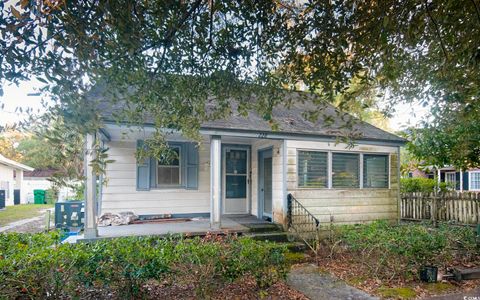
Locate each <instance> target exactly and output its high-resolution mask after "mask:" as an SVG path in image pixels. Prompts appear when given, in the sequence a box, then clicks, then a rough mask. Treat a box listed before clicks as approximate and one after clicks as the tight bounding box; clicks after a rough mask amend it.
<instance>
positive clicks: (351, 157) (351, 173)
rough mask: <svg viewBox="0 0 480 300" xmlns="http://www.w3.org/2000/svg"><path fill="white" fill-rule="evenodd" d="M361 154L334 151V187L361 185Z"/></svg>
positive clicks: (355, 186)
mask: <svg viewBox="0 0 480 300" xmlns="http://www.w3.org/2000/svg"><path fill="white" fill-rule="evenodd" d="M359 162H360V155H359V154H351V153H332V187H333V188H359V187H360V180H359V177H360V163H359Z"/></svg>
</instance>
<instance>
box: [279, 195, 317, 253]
mask: <svg viewBox="0 0 480 300" xmlns="http://www.w3.org/2000/svg"><path fill="white" fill-rule="evenodd" d="M287 205H288V212H287V218H288V231H289V232H290V233H294V234H295V235H296V236H297V237H298V238H300V239H302V240H303V241H304V242H305V244H306V245H308V246H309V247H310V248H311V249H312V250H313V251H315V252H316V250H317V246H318V244H319V240H320V239H319V229H320V221H319V220H318V219H317V218H316V217H315V216H314V215H313V214H312V213H311V212H310V211H308V209H307V208H306V207H305V206H303V205H302V204H301V203H300V202H298V200H297V199H295V197H294V196H293V195H292V194H288V195H287ZM312 233H314V234H313V235H312Z"/></svg>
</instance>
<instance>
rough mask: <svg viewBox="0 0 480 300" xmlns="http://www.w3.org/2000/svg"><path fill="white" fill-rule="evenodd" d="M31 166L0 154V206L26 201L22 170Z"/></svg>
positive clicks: (28, 169)
mask: <svg viewBox="0 0 480 300" xmlns="http://www.w3.org/2000/svg"><path fill="white" fill-rule="evenodd" d="M24 171H33V168H31V167H29V166H26V165H24V164H21V163H19V162H16V161H13V160H11V159H8V158H6V157H5V156H3V155H1V154H0V206H2V204H3V203H5V205H6V206H9V205H17V204H24V203H27V202H26V200H27V199H26V195H25V188H24V182H23V172H24Z"/></svg>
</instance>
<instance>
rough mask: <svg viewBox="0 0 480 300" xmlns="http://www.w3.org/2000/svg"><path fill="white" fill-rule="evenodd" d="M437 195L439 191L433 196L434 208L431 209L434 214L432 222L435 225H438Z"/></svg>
mask: <svg viewBox="0 0 480 300" xmlns="http://www.w3.org/2000/svg"><path fill="white" fill-rule="evenodd" d="M437 195H438V193H436V192H434V193H433V198H432V208H431V209H430V212H431V214H432V216H431V217H432V223H433V227H437Z"/></svg>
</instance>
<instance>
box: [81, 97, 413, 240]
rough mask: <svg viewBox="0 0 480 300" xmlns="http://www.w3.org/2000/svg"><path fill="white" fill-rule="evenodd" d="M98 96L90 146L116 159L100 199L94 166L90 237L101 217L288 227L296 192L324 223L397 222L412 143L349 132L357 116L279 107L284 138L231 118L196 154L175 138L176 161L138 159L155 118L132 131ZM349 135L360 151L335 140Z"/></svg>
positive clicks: (208, 129)
mask: <svg viewBox="0 0 480 300" xmlns="http://www.w3.org/2000/svg"><path fill="white" fill-rule="evenodd" d="M91 97H92V99H91V100H92V101H94V103H95V105H96V109H97V111H99V112H100V114H101V115H102V117H103V121H104V124H105V126H104V127H103V128H102V129H101V130H100V131H99V132H98V133H97V134H95V135H93V134H92V135H88V136H87V145H92V143H93V141H94V140H95V138H98V139H101V140H102V142H103V143H104V146H105V147H107V148H108V149H109V150H108V155H109V159H113V160H115V162H113V163H111V164H108V166H107V168H106V175H105V176H106V178H107V180H108V183H107V185H106V186H104V187H103V188H102V189H101V190H100V194H99V195H96V194H95V192H96V189H95V188H93V187H94V186H95V183H96V182H97V181H96V178H94V177H93V176H92V168H91V167H87V182H86V186H87V207H86V220H87V223H86V231H85V236H86V237H89V236H95V234H96V229H95V225H94V220H95V218H96V217H98V216H99V215H100V214H102V213H104V212H114V213H118V212H122V211H132V212H134V213H135V214H138V215H171V216H172V217H185V216H190V217H195V216H198V217H210V220H211V224H212V227H214V228H218V227H220V226H221V218H222V215H230V214H237V215H238V214H251V215H254V216H257V217H258V218H263V219H267V220H271V221H273V222H275V223H278V224H283V225H286V223H287V195H288V194H289V193H291V194H292V195H293V196H294V197H295V198H296V199H297V200H298V201H299V202H300V203H301V204H302V205H303V206H305V207H306V208H307V209H308V210H309V211H310V212H311V213H312V214H314V215H315V216H316V217H317V218H318V219H319V220H320V222H322V223H329V222H331V221H333V222H334V223H362V222H368V221H372V220H377V219H390V220H394V219H397V217H398V199H399V177H400V173H399V151H400V146H402V145H404V143H405V140H404V139H403V138H400V137H398V136H396V135H393V134H391V133H388V132H385V131H383V130H381V129H379V128H376V127H374V126H372V125H370V124H367V123H365V122H361V121H358V120H357V121H356V123H355V124H354V126H353V129H351V130H350V129H342V128H343V127H342V126H343V125H344V124H345V123H343V121H341V119H343V120H349V119H350V120H352V119H353V117H351V116H349V115H347V114H343V113H337V111H336V109H335V108H334V107H333V106H330V105H327V106H326V108H325V109H324V110H323V111H322V114H323V115H324V116H330V118H331V119H333V120H334V122H333V124H331V125H329V126H327V125H326V124H325V123H324V121H323V120H324V118H322V117H320V118H319V120H318V121H317V122H310V121H307V120H305V119H304V117H302V113H303V112H305V111H310V110H316V109H318V107H317V106H315V105H313V104H311V103H310V102H309V101H306V103H300V101H295V100H293V102H294V104H293V105H292V106H291V107H289V108H285V107H283V106H279V107H275V108H274V109H273V118H274V119H275V120H276V121H277V122H278V123H279V130H277V131H274V130H272V129H271V127H270V125H269V124H268V122H267V121H265V120H263V119H262V118H261V117H260V116H259V115H258V114H256V113H255V112H250V113H249V115H248V116H247V117H242V116H241V115H239V114H237V113H235V112H234V113H232V114H231V116H230V117H228V118H226V119H224V120H218V121H210V122H206V123H204V124H203V125H202V126H201V129H200V133H201V136H202V142H201V144H200V146H198V147H197V144H196V143H194V142H192V141H189V140H187V139H185V138H184V137H182V136H181V135H180V134H178V133H176V132H172V133H171V134H169V135H168V142H169V145H170V147H172V149H173V150H174V151H175V152H176V153H178V156H179V158H178V159H175V160H173V161H170V162H165V161H157V160H155V159H153V158H150V159H146V160H143V161H137V160H136V157H135V152H136V150H137V147H142V145H143V140H145V139H148V137H149V136H150V135H151V134H152V133H153V131H154V129H153V125H152V120H150V119H148V118H147V119H145V124H144V126H142V127H129V126H126V125H125V124H123V123H122V122H117V121H116V120H115V119H114V118H113V117H112V115H113V114H114V113H115V111H116V110H117V107H116V106H112V104H111V103H110V102H107V101H104V100H102V96H99V95H98V94H97V95H92V96H91ZM287 97H292V99H296V98H298V97H299V96H298V94H297V93H289V94H287ZM117 105H119V107H121V103H120V104H117ZM322 114H320V115H321V116H322ZM346 132H353V133H354V134H355V135H356V136H357V138H356V139H355V143H356V144H355V146H354V147H348V145H347V144H344V143H337V142H336V141H337V138H338V136H340V135H344V134H345V133H346ZM87 153H89V152H88V151H87ZM92 158H93V156H92V155H89V156H88V157H87V160H91V159H92ZM94 202H96V203H94ZM95 208H97V209H95Z"/></svg>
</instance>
